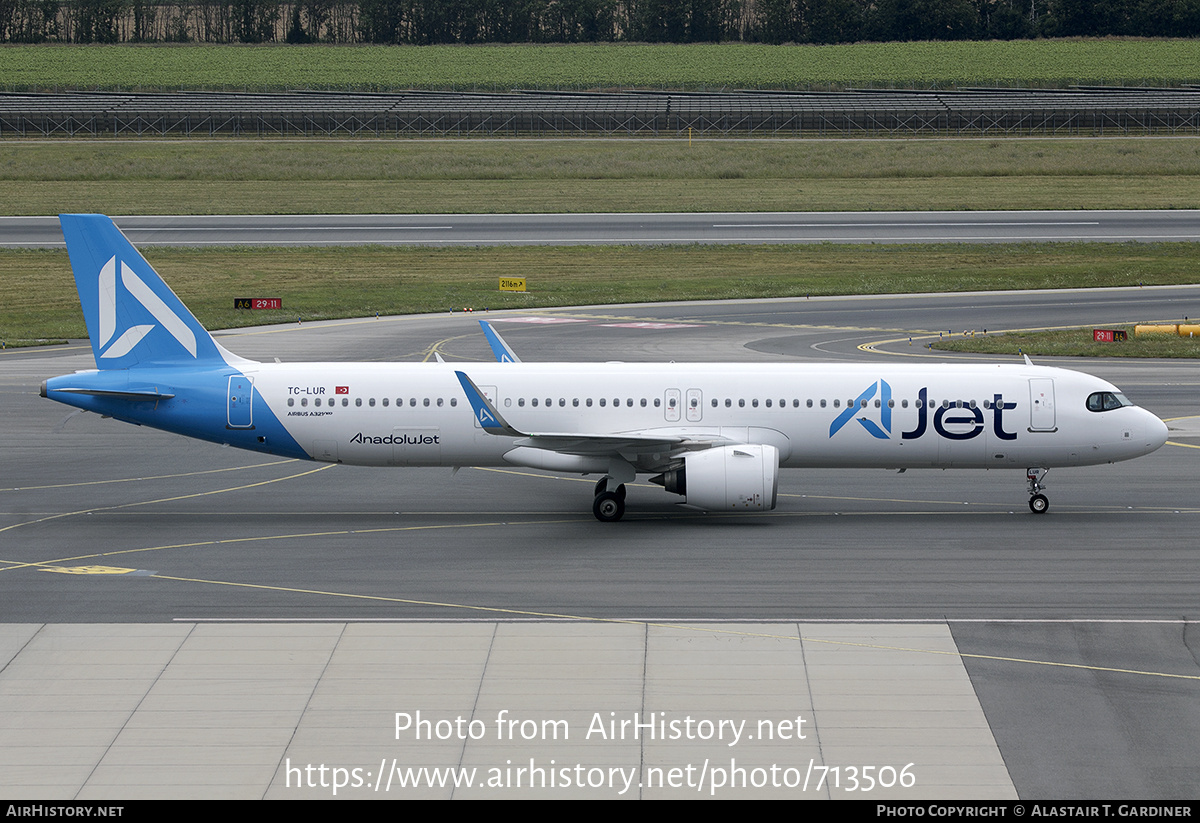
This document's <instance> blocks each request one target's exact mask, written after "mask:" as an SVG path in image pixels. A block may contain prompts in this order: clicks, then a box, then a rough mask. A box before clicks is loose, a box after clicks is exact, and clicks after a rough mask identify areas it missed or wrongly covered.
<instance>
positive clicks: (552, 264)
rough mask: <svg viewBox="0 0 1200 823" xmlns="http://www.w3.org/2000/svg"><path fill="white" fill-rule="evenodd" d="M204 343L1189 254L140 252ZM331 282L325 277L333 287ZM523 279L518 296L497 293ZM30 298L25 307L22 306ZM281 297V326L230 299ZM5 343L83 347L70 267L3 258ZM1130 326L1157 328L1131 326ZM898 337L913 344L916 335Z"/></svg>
mask: <svg viewBox="0 0 1200 823" xmlns="http://www.w3.org/2000/svg"><path fill="white" fill-rule="evenodd" d="M146 256H147V259H149V260H150V262H151V263H152V264H153V265H154V266H155V268H157V269H158V271H159V273H160V274H162V275H163V278H164V279H165V280H166V281H167V283H168V284H169V285H170V286H171V288H172V289H174V290H175V292H176V293H177V294H178V295H179V296H180V298H181V299H182V300H183V301H184V302H185V303H186V304H187V305H188V307H189V308H191V309H192V311H193V312H194V313H195V314H196V316H197V317H198V318H199V319H200V321H201V322H202V323H203V324H204V325H205V326H206V327H208V328H212V329H219V328H231V327H236V326H244V325H258V324H263V323H275V322H294V321H295V320H296V318H297V317H298V316H299V317H303V318H304V319H306V320H310V319H324V318H335V317H369V316H372V315H374V314H375V313H376V312H379V313H380V314H407V313H415V312H441V311H450V310H451V309H458V310H461V309H462V308H464V307H468V306H469V307H472V308H475V309H482V308H484V307H488V308H493V309H496V308H535V307H544V306H568V305H588V304H604V303H625V302H653V301H663V300H684V299H720V298H749V297H791V296H803V295H806V294H811V295H825V294H873V293H900V292H938V291H977V290H980V291H982V290H993V289H1010V288H1079V287H1087V286H1136V285H1138V284H1139V283H1141V284H1146V285H1151V284H1175V283H1192V282H1197V280H1200V258H1197V256H1196V255H1195V254H1194V253H1193V247H1192V246H1191V245H1190V244H1176V243H1161V244H1137V243H1125V244H1099V243H1098V244H1084V243H1079V244H1053V243H1048V244H1027V245H1007V246H1005V245H1000V246H990V245H989V246H971V245H924V246H922V245H913V246H883V245H880V246H835V245H818V246H682V247H679V246H661V247H644V246H603V247H578V246H572V247H496V248H479V249H477V248H447V249H425V248H380V247H365V248H362V247H360V248H332V249H330V248H319V249H235V250H230V249H213V250H204V251H198V250H195V249H149V250H147V252H146ZM331 273H336V276H332V275H331ZM500 277H526V278H527V279H528V283H529V292H528V293H527V294H514V293H503V294H502V293H500V292H499V291H498V290H497V285H498V284H497V280H498V278H500ZM31 295H34V296H36V299H31ZM248 295H249V296H265V297H281V298H283V301H284V303H283V304H284V310H282V311H279V312H266V311H255V312H245V311H243V312H238V311H236V310H235V309H233V308H232V306H233V298H235V297H243V296H248ZM0 307H2V308H0V340H3V341H4V342H5V343H7V344H9V345H16V344H17V343H18V342H19V341H29V340H37V339H44V338H52V339H65V338H80V337H83V336H85V335H86V332H85V330H84V326H83V315H82V313H81V312H80V309H79V303H78V299H77V297H76V293H75V284H74V281H73V279H72V277H71V273H70V266H69V265H68V261H67V256H66V253H65V252H61V251H13V250H8V251H0ZM1126 319H1128V320H1130V321H1144V320H1153V319H1156V318H1126ZM897 331H899V332H905V333H907V332H914V333H919V332H921V331H923V330H920V329H904V328H902V327H899V326H898V327H897Z"/></svg>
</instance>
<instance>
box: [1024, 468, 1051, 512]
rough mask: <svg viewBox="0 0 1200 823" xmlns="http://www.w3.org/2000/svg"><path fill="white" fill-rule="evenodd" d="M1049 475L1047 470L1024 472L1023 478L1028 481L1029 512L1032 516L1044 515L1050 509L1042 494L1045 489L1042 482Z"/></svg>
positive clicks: (1038, 469) (1032, 469)
mask: <svg viewBox="0 0 1200 823" xmlns="http://www.w3.org/2000/svg"><path fill="white" fill-rule="evenodd" d="M1049 473H1050V470H1049V469H1040V468H1031V469H1026V470H1025V478H1026V479H1027V480H1028V481H1029V510H1030V511H1031V512H1033V513H1034V514H1045V513H1046V510H1047V509H1049V508H1050V501H1049V500H1048V499H1047V498H1046V495H1044V494H1042V489H1044V488H1046V487H1045V486H1044V485H1043V484H1042V481H1043V480H1045V479H1046V475H1047V474H1049Z"/></svg>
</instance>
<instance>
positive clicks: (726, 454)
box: [652, 445, 779, 511]
mask: <svg viewBox="0 0 1200 823" xmlns="http://www.w3.org/2000/svg"><path fill="white" fill-rule="evenodd" d="M652 482H655V483H658V484H659V485H661V486H662V487H663V488H665V489H666V490H667V491H669V492H674V493H675V494H682V495H684V497H685V499H686V501H687V504H688V505H689V506H695V507H697V508H700V509H706V510H708V511H770V510H771V509H773V508H775V499H776V497H777V496H778V493H779V449H777V448H775V447H774V446H768V445H745V446H723V447H721V448H717V449H707V450H705V451H701V452H691V453H689V454H686V455H684V457H683V468H681V469H676V470H674V471H669V472H666V473H664V474H660V475H659V476H658V477H655V478H653V480H652Z"/></svg>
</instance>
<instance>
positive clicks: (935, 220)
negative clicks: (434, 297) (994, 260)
mask: <svg viewBox="0 0 1200 823" xmlns="http://www.w3.org/2000/svg"><path fill="white" fill-rule="evenodd" d="M114 219H115V221H116V223H117V225H119V226H120V227H121V229H122V230H123V231H124V232H125V233H126V234H127V236H128V237H129V239H130V240H131V241H132V242H133V243H134V245H137V246H211V245H219V246H238V245H270V246H345V245H364V244H381V245H421V246H491V245H596V244H599V245H608V244H629V243H636V244H655V245H658V244H692V243H713V244H721V243H752V244H760V243H1018V242H1046V241H1055V242H1067V241H1104V242H1125V241H1139V242H1151V241H1194V240H1198V239H1200V212H1197V211H1189V210H1161V211H1153V210H1146V211H1003V212H999V211H997V212H824V213H821V212H804V213H765V212H764V213H758V214H753V213H751V214H747V213H741V212H739V213H733V214H713V213H697V214H669V213H668V214H453V215H451V214H443V215H230V216H126V217H120V216H115V217H114ZM19 247H28V248H60V247H62V232H61V231H60V230H59V228H58V218H57V217H52V216H51V217H0V248H19Z"/></svg>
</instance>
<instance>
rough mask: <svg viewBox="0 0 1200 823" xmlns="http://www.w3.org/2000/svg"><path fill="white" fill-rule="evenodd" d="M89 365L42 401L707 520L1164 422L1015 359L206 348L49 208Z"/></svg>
mask: <svg viewBox="0 0 1200 823" xmlns="http://www.w3.org/2000/svg"><path fill="white" fill-rule="evenodd" d="M61 223H62V229H63V235H64V237H65V238H66V243H67V249H68V251H69V253H70V258H71V267H72V269H73V270H74V274H75V281H76V284H77V286H78V289H79V297H80V300H81V301H82V303H83V312H84V317H85V319H86V321H87V327H88V333H89V335H90V336H91V343H92V351H93V354H94V355H95V359H96V368H95V369H89V370H87V371H80V372H76V373H75V374H68V375H63V376H61V377H55V378H52V379H50V380H47V381H45V382H44V383H43V384H42V389H41V393H42V396H43V397H49V398H51V399H53V400H57V401H59V402H61V403H66V404H68V405H71V406H76V407H78V408H81V409H86V410H88V411H92V412H97V413H99V414H103V415H107V416H111V417H114V418H116V419H118V420H124V421H126V422H130V423H137V424H141V425H145V426H153V427H155V428H158V429H164V430H166V431H170V432H176V433H178V434H182V435H186V436H189V437H197V438H200V439H202V440H209V441H212V442H214V443H225V444H228V445H230V446H237V447H239V448H243V449H249V450H251V451H258V452H265V453H269V454H275V455H283V456H286V457H295V458H300V459H305V460H321V461H327V462H331V463H350V464H359V465H370V466H451V467H458V466H524V467H529V468H535V469H544V470H547V471H551V472H561V473H565V474H590V475H599V477H600V480H599V482H597V483H596V487H595V499H594V502H593V504H592V511H593V512H594V513H595V515H596V517H597V518H599V519H600V520H603V521H614V520H620V519H621V517H622V515H623V514H624V513H625V484H626V483H630V482H632V481H633V480H634V479H635V478H636V477H637V476H638V475H639V474H641V475H651V477H650V480H651V482H654V483H657V484H658V485H660V486H662V487H663V488H664V489H666V491H668V492H670V493H672V494H675V495H679V496H680V498H681V500H680V502H681V503H683V504H684V505H686V506H688V507H691V508H695V509H701V510H706V511H714V512H751V511H769V510H771V509H773V508H775V502H776V491H777V488H778V475H779V470H780V469H781V468H811V467H847V468H890V469H909V468H914V469H915V468H967V469H1017V470H1021V469H1024V470H1025V474H1026V478H1027V482H1028V491H1029V507H1030V509H1031V510H1033V511H1034V512H1036V513H1039V514H1040V513H1044V512H1045V511H1046V509H1047V508H1048V506H1049V503H1048V501H1047V499H1046V495H1045V494H1044V493H1043V488H1044V487H1043V480H1044V478H1045V474H1046V472H1047V471H1048V470H1049V469H1051V468H1054V467H1059V466H1086V465H1092V464H1097V463H1112V462H1115V461H1118V460H1129V459H1130V458H1134V457H1139V456H1141V455H1144V454H1148V453H1150V452H1152V451H1154V450H1155V449H1157V448H1159V447H1160V446H1162V445H1163V443H1164V442H1165V441H1166V438H1167V428H1166V426H1165V425H1164V424H1163V422H1162V421H1161V420H1159V419H1158V418H1157V417H1155V416H1154V415H1153V414H1151V413H1150V412H1148V411H1146V410H1144V409H1141V408H1138V407H1137V406H1135V405H1133V404H1132V403H1130V402H1129V400H1127V399H1126V398H1125V396H1124V395H1123V394H1121V392H1120V391H1119V390H1118V389H1117V388H1116V387H1115V386H1113V385H1111V384H1109V383H1107V382H1105V381H1103V380H1099V379H1097V378H1095V377H1092V376H1090V375H1087V374H1081V373H1079V372H1075V371H1067V370H1064V369H1057V368H1046V367H1039V366H1034V365H1032V364H1030V363H1029V362H1028V360H1026V362H1025V363H1024V364H1011V365H979V364H970V365H880V364H874V363H872V364H864V365H849V364H846V363H837V364H794V365H791V364H778V363H772V364H762V365H747V364H745V363H737V364H728V365H726V364H719V363H669V364H665V363H658V364H655V363H644V364H633V363H603V364H601V363H597V364H580V363H523V362H521V361H520V359H519V358H517V357H516V356H515V354H514V353H513V352H512V350H511V349H509V348H508V347H507V346H506V345H505V344H504V342H503V341H502V340H501V339H500V338H499V335H497V334H496V333H495V331H494V330H493V329H491V328H489V327H488V326H487V325H486V324H485V327H484V328H485V332H486V333H487V337H488V341H489V342H490V343H491V344H492V346H493V349H494V350H495V351H496V356H497V361H498V362H496V363H486V364H475V365H469V366H463V365H461V364H458V365H451V364H446V363H440V362H439V363H258V362H254V361H252V360H245V359H243V358H241V357H238V356H237V355H235V354H231V353H230V352H228V351H226V350H225V349H224V348H222V347H221V346H220V345H219V344H218V343H217V342H216V341H215V340H213V338H212V337H211V336H210V335H209V334H208V332H207V331H205V330H204V328H203V327H202V326H201V325H200V323H199V322H197V320H196V318H195V317H193V316H192V314H191V312H189V311H188V310H187V308H186V307H185V306H184V305H183V303H182V302H180V300H179V298H177V297H176V296H175V294H174V293H172V292H171V290H170V289H169V288H167V286H166V284H165V283H163V281H162V280H161V279H160V278H159V276H158V275H157V274H156V273H155V272H154V269H153V268H151V267H150V264H149V263H147V262H146V261H145V259H143V257H142V256H141V255H140V254H139V253H138V252H137V250H136V249H134V247H133V246H132V245H131V244H130V243H129V241H128V240H127V239H126V238H125V236H124V235H123V234H122V233H121V232H120V230H119V229H117V227H116V226H114V225H113V223H112V221H111V220H109V219H108V218H107V217H104V216H103V215H63V216H62V217H61Z"/></svg>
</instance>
